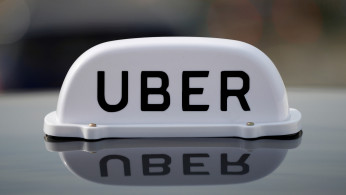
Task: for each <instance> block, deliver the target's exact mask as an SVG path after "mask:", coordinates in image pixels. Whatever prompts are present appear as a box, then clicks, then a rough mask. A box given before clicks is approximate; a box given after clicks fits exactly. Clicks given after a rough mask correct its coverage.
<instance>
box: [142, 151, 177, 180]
mask: <svg viewBox="0 0 346 195" xmlns="http://www.w3.org/2000/svg"><path fill="white" fill-rule="evenodd" d="M155 158H156V159H157V158H159V159H163V162H162V163H155V164H154V163H150V159H155ZM142 161H143V175H167V174H168V173H169V172H170V170H171V169H170V168H169V166H168V165H169V164H171V161H172V160H171V157H169V156H168V155H165V154H144V155H143V156H142ZM150 167H160V168H161V169H162V171H156V172H154V171H150Z"/></svg>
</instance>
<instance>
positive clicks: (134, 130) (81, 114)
mask: <svg viewBox="0 0 346 195" xmlns="http://www.w3.org/2000/svg"><path fill="white" fill-rule="evenodd" d="M300 118H301V115H300V113H299V111H297V110H295V109H290V108H289V106H288V101H287V95H286V89H285V86H284V84H283V81H282V79H281V77H280V74H279V72H278V71H277V69H276V67H275V65H274V64H273V63H272V61H271V60H270V59H269V58H268V57H267V56H266V55H265V54H264V53H263V52H261V51H260V50H258V49H257V48H255V47H253V46H251V45H249V44H247V43H244V42H240V41H234V40H226V39H216V38H197V37H160V38H139V39H128V40H120V41H111V42H106V43H103V44H100V45H97V46H95V47H93V48H91V49H89V50H88V51H86V52H85V53H84V54H83V55H82V56H80V57H79V58H78V59H77V60H76V62H75V63H74V64H73V65H72V67H71V69H70V70H69V72H68V74H67V76H66V78H65V81H64V84H63V86H62V88H61V92H60V96H59V101H58V107H57V111H56V112H52V113H50V114H48V115H47V116H46V119H45V127H44V131H45V133H46V134H48V135H53V136H62V137H81V138H85V139H100V138H106V137H223V136H227V137H230V136H231V137H232V136H235V137H244V138H256V137H262V136H273V135H288V134H294V133H297V132H298V131H299V130H300V129H301V126H300ZM67 129H69V130H67ZM163 129H164V130H163Z"/></svg>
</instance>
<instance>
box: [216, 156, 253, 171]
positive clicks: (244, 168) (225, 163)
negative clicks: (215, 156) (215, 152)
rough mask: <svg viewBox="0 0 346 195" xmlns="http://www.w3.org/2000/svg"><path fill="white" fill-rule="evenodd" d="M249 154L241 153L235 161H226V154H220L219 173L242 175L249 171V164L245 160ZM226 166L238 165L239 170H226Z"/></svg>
mask: <svg viewBox="0 0 346 195" xmlns="http://www.w3.org/2000/svg"><path fill="white" fill-rule="evenodd" d="M249 156H250V154H243V155H242V156H241V157H240V158H239V160H238V161H237V162H228V160H227V154H226V153H223V154H221V174H222V175H244V174H247V173H248V172H249V165H248V164H246V163H245V161H246V160H247V159H248V158H249ZM228 166H240V167H241V168H242V170H241V171H228Z"/></svg>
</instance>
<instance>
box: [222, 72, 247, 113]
mask: <svg viewBox="0 0 346 195" xmlns="http://www.w3.org/2000/svg"><path fill="white" fill-rule="evenodd" d="M228 77H239V78H241V79H242V80H243V87H242V88H241V89H239V90H231V89H227V78H228ZM249 89H250V78H249V76H248V75H247V74H246V73H245V72H244V71H222V72H221V110H222V111H227V98H228V97H229V96H236V97H237V98H238V100H239V102H240V105H241V107H242V108H243V110H244V111H250V107H249V104H248V103H247V101H246V99H245V94H246V93H247V92H248V91H249Z"/></svg>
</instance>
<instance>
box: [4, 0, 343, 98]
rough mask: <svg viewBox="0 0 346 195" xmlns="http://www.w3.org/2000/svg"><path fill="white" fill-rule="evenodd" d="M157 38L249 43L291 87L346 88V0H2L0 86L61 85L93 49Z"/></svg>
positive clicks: (25, 87)
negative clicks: (74, 63) (77, 63)
mask: <svg viewBox="0 0 346 195" xmlns="http://www.w3.org/2000/svg"><path fill="white" fill-rule="evenodd" d="M155 36H201V37H219V38H227V39H235V40H240V41H244V42H247V43H250V44H252V45H254V46H256V47H258V48H259V49H260V50H262V51H263V52H265V53H266V54H267V55H268V56H269V58H271V59H272V61H273V62H274V64H275V65H276V66H277V68H278V69H279V72H280V73H281V76H282V78H283V80H284V82H285V84H286V85H287V86H290V87H300V86H313V87H314V86H317V87H320V86H322V87H345V86H346V64H345V62H346V1H342V0H331V1H325V0H324V1H323V0H214V1H206V0H204V1H197V0H169V1H167V0H165V1H164V0H135V1H134V0H129V1H116V0H97V1H96V0H59V1H47V0H0V92H8V91H18V90H26V91H27V90H32V89H34V90H41V89H58V88H60V87H61V85H62V82H63V79H64V77H65V75H66V73H67V71H68V69H69V67H70V66H71V65H72V64H73V62H74V61H75V60H76V59H77V58H78V57H79V56H80V55H81V54H82V53H83V52H84V51H86V50H87V49H89V48H90V47H92V46H94V45H97V44H99V43H102V42H106V41H111V40H117V39H125V38H135V37H155Z"/></svg>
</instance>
